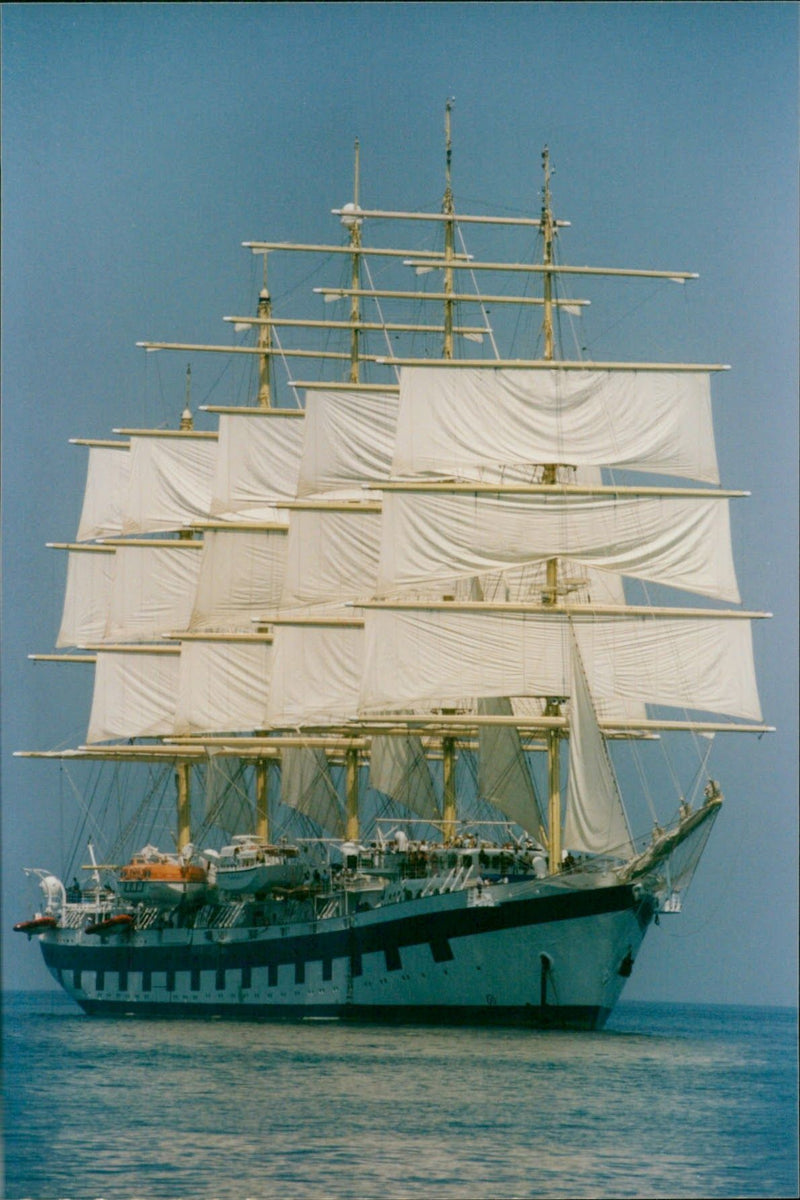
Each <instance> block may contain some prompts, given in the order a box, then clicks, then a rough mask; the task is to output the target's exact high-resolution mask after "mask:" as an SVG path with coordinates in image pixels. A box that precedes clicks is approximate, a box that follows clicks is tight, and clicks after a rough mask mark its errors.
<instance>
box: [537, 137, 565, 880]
mask: <svg viewBox="0 0 800 1200" xmlns="http://www.w3.org/2000/svg"><path fill="white" fill-rule="evenodd" d="M542 170H543V172H544V187H543V189H542V216H541V225H540V231H541V235H542V265H543V266H544V267H545V268H546V267H550V266H552V264H553V241H554V239H555V229H556V227H555V221H554V220H553V206H552V201H551V197H550V151H549V149H548V147H547V146H545V148H544V150H543V151H542ZM542 333H543V335H544V358H545V359H546V361H547V362H552V361H553V359H554V357H555V353H554V344H553V272H552V271H548V270H545V272H544V313H543V317H542ZM557 469H558V468H557V464H556V463H546V464H545V467H544V473H543V475H542V483H545V484H554V483H555V482H556V479H557ZM543 600H544V603H545V604H548V605H555V604H556V603H557V601H558V559H557V558H548V560H547V585H546V588H545V593H544V596H543ZM544 711H545V716H548V717H558V716H560V715H561V701H560V699H559V698H558V697H556V696H550V697H548V699H547V703H546V705H545V710H544ZM547 782H548V830H549V845H548V855H549V865H550V872H551V874H555V873H556V872H557V871H559V870H560V869H561V735H560V732H559V730H558V729H549V730H548V731H547Z"/></svg>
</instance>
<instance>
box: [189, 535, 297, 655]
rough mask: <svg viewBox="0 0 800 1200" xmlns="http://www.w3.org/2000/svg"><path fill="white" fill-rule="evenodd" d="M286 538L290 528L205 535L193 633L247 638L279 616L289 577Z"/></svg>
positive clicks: (193, 619) (193, 615) (192, 625)
mask: <svg viewBox="0 0 800 1200" xmlns="http://www.w3.org/2000/svg"><path fill="white" fill-rule="evenodd" d="M287 532H288V526H286V525H283V526H280V527H272V528H269V529H265V528H258V527H255V526H254V527H252V528H242V527H235V526H231V527H230V528H227V529H206V530H205V532H204V534H203V556H202V561H201V563H200V573H199V577H198V581H197V591H196V594H195V597H194V605H193V607H192V610H191V616H190V618H189V621H188V628H189V629H190V630H192V631H193V632H195V631H201V630H202V631H211V630H218V631H220V632H234V631H236V630H240V631H242V632H248V631H250V630H252V628H253V622H254V621H256V620H258V619H260V618H262V617H268V616H269V615H271V614H274V613H275V612H276V611H277V609H278V606H279V602H280V597H281V591H282V588H283V581H284V575H285V571H286V549H287ZM184 628H186V626H184Z"/></svg>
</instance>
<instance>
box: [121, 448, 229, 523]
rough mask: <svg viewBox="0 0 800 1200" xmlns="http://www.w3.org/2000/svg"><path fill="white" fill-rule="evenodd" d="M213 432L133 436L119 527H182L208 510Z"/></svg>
mask: <svg viewBox="0 0 800 1200" xmlns="http://www.w3.org/2000/svg"><path fill="white" fill-rule="evenodd" d="M216 456H217V439H216V434H208V433H205V434H204V433H189V432H181V433H176V432H173V433H171V434H169V435H168V434H167V433H166V432H164V431H153V432H148V433H147V434H146V435H140V436H133V437H131V472H130V480H129V484H128V492H127V495H126V498H125V506H124V512H123V522H122V532H123V533H124V534H135V533H157V532H161V531H166V530H174V529H181V528H183V527H184V526H185V525H190V524H192V522H193V521H198V520H203V518H205V517H207V516H208V512H209V505H210V503H211V482H212V479H213V475H214V468H215V464H216Z"/></svg>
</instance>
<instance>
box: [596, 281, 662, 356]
mask: <svg viewBox="0 0 800 1200" xmlns="http://www.w3.org/2000/svg"><path fill="white" fill-rule="evenodd" d="M668 282H669V280H666V279H664V280H658V281H657V282H656V283H655V284H654V285H653V286H652V287H651V288H650V290H649V292H648V293H647V294H646V295H645V296H643V297H642V298H641V300H639V301H637V303H636V304H634V305H632V306H631V307H630V308H628V309H626V310H625V311H624V312H623V313H621V314H620V316H619V317H618V318H617V320H616V321H613V322H612V323H611V324H610V325H606V326H605V328H604V329H600V330H598V333H597V335H596V336H595V337H594V338H592V340H591V341H587V343H586V345H585V346H584V347H583V349H584V350H591V348H592V346H594V345H595V344H596V343H597V342H598V341H600V340H601V339H602V338H605V337H606V335H607V334H609V333H610V332H611V331H612V330H613V329H616V328H617V326H619V325H622V324H624V322H625V321H627V320H628V319H629V318H630V317H632V316H633V314H634V313H636V312H638V311H639V309H640V308H644V306H645V305H646V304H650V302H651V301H652V300H653V299H654V298H655V296H656V294H657V293H658V292H660V291H661V288H662V287H663V286H664V285H665V284H666V283H668Z"/></svg>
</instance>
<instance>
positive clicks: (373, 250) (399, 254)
mask: <svg viewBox="0 0 800 1200" xmlns="http://www.w3.org/2000/svg"><path fill="white" fill-rule="evenodd" d="M351 215H352V214H351ZM360 215H361V214H359V216H360ZM242 245H243V246H244V247H245V248H246V249H248V250H252V251H253V253H254V254H261V253H263V252H264V251H270V250H307V251H308V252H309V253H317V254H347V255H353V254H359V255H364V256H366V255H369V254H375V255H379V256H380V257H382V258H409V257H410V256H412V255H413V256H415V257H416V258H422V259H425V263H426V265H427V264H428V263H429V262H435V261H436V260H437V259H442V258H443V257H444V252H443V251H442V250H398V249H393V248H392V247H390V246H351V245H347V246H342V245H338V246H326V245H314V244H313V243H308V242H242ZM469 257H470V256H469V255H468V254H458V255H456V258H457V259H461V260H464V261H469ZM243 319H244V320H248V319H249V318H246V317H245V318H243Z"/></svg>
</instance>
